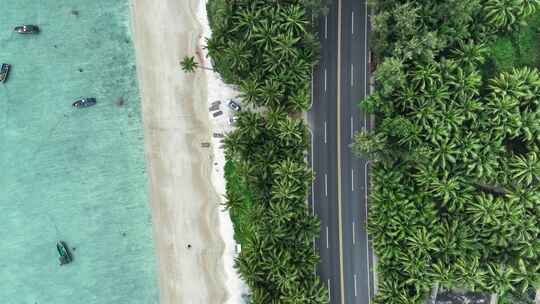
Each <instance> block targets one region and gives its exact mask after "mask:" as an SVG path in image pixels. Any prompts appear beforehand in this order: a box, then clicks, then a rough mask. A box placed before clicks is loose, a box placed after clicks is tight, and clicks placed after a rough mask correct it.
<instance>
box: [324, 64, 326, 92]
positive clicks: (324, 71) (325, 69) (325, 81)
mask: <svg viewBox="0 0 540 304" xmlns="http://www.w3.org/2000/svg"><path fill="white" fill-rule="evenodd" d="M324 91H325V92H326V69H324Z"/></svg>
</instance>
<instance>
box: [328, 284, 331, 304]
mask: <svg viewBox="0 0 540 304" xmlns="http://www.w3.org/2000/svg"><path fill="white" fill-rule="evenodd" d="M327 285H328V301H330V297H331V296H330V279H328V281H327Z"/></svg>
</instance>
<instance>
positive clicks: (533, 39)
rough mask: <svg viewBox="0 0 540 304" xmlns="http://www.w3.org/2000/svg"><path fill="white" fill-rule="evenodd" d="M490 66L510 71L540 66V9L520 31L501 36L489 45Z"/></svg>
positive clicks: (498, 69) (500, 70)
mask: <svg viewBox="0 0 540 304" xmlns="http://www.w3.org/2000/svg"><path fill="white" fill-rule="evenodd" d="M488 47H489V49H490V51H491V57H490V58H489V62H488V66H489V65H491V66H492V69H493V71H495V72H503V71H510V70H512V69H513V68H519V67H523V66H528V67H536V68H538V67H540V11H538V12H536V13H535V14H534V15H532V16H531V17H530V18H529V19H528V20H527V24H526V25H524V26H522V27H521V28H520V29H519V30H518V31H515V32H512V33H509V34H507V35H504V36H501V37H500V38H498V39H496V40H495V41H493V42H492V43H491V44H490V45H489V46H488Z"/></svg>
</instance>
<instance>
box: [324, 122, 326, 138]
mask: <svg viewBox="0 0 540 304" xmlns="http://www.w3.org/2000/svg"><path fill="white" fill-rule="evenodd" d="M324 143H326V121H325V122H324Z"/></svg>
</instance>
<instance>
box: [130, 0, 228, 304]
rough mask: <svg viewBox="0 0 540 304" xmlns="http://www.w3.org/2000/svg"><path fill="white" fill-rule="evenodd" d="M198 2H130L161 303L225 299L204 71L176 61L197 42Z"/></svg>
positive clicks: (192, 50) (199, 31) (218, 199)
mask: <svg viewBox="0 0 540 304" xmlns="http://www.w3.org/2000/svg"><path fill="white" fill-rule="evenodd" d="M204 6H205V5H204V1H199V0H189V1H176V0H163V1H160V2H159V3H158V2H148V1H143V0H132V1H131V18H132V19H131V20H132V21H131V22H132V31H133V37H134V44H135V49H136V58H137V74H138V80H139V87H140V94H141V101H142V112H143V125H144V142H145V157H146V161H147V168H148V174H149V186H148V187H149V196H150V206H151V209H152V220H153V232H154V243H155V247H156V256H157V261H158V265H157V268H158V280H159V287H160V303H167V304H168V303H171V304H177V303H186V304H191V303H225V302H226V301H227V299H230V296H229V293H228V292H227V289H228V288H226V286H225V284H224V282H225V272H224V259H223V256H224V250H226V249H225V248H226V244H225V243H224V241H223V240H222V238H221V235H220V234H219V233H220V231H218V230H216V223H219V222H220V221H221V220H222V218H223V216H222V214H223V212H221V209H222V207H221V206H220V202H221V200H222V198H221V197H219V196H218V194H219V191H217V192H216V190H215V188H214V187H213V185H212V184H211V182H210V180H211V179H212V181H214V186H215V185H216V184H219V181H218V182H216V181H215V180H216V179H215V177H214V174H212V175H211V170H212V172H214V169H213V166H212V164H213V163H214V162H215V161H214V160H213V159H214V156H213V151H212V150H210V149H208V148H202V147H201V143H202V142H210V135H211V131H212V130H211V128H210V122H209V119H208V113H207V111H208V110H207V108H206V104H207V103H206V102H204V101H205V100H208V97H210V96H208V95H207V90H206V89H207V86H208V84H207V75H206V73H204V72H201V70H198V71H196V73H192V74H186V73H184V72H183V71H182V70H181V68H180V66H179V64H178V63H179V61H180V60H181V58H183V57H184V56H191V55H193V54H194V53H195V52H196V49H197V48H198V47H200V46H199V43H198V41H199V39H198V37H201V35H202V28H201V23H200V21H197V19H196V17H195V16H196V15H195V11H194V10H195V9H197V12H198V11H200V10H201V7H202V9H204ZM164 20H167V21H168V26H167V27H164V26H163V21H164ZM202 24H204V23H202ZM218 157H219V156H218ZM223 185H224V183H223ZM227 216H228V214H227ZM219 225H220V226H219V227H221V224H219ZM188 244H189V245H191V248H188V247H187V246H188Z"/></svg>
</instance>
